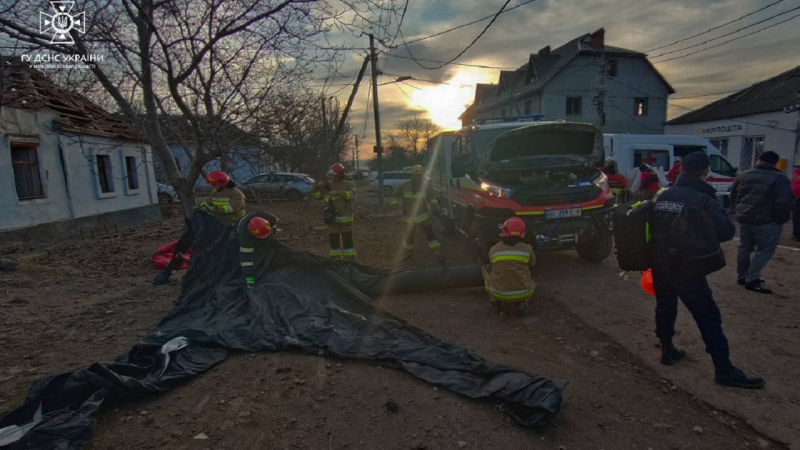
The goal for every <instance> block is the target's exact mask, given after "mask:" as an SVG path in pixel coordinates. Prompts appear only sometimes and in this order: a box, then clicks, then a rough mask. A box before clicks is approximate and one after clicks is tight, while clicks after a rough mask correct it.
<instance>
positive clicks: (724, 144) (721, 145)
mask: <svg viewBox="0 0 800 450" xmlns="http://www.w3.org/2000/svg"><path fill="white" fill-rule="evenodd" d="M708 142H709V143H710V144H711V145H713V146H714V147H715V148H716V149H717V150H719V152H720V153H722V155H723V156H725V157H727V156H728V138H717V139H709V140H708Z"/></svg>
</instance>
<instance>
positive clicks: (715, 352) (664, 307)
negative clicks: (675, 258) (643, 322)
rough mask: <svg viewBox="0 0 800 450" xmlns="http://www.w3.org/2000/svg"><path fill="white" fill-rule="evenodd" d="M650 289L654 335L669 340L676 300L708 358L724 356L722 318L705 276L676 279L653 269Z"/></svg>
mask: <svg viewBox="0 0 800 450" xmlns="http://www.w3.org/2000/svg"><path fill="white" fill-rule="evenodd" d="M653 288H654V289H655V291H656V336H658V338H659V339H662V340H671V339H672V336H673V335H675V319H676V318H677V316H678V298H680V299H681V302H683V304H684V305H685V306H686V309H688V310H689V312H690V313H691V314H692V317H693V318H694V321H695V323H697V328H699V329H700V334H701V335H702V336H703V342H704V343H705V344H706V352H708V353H709V354H710V355H711V356H712V357H716V358H723V359H726V358H727V357H728V353H729V349H728V339H727V338H726V337H725V333H724V332H723V331H722V315H721V313H720V311H719V307H718V306H717V303H716V302H715V301H714V295H713V293H712V292H711V287H710V286H709V285H708V281H707V280H706V278H705V277H684V276H677V274H676V272H675V271H674V270H669V269H668V268H666V267H653Z"/></svg>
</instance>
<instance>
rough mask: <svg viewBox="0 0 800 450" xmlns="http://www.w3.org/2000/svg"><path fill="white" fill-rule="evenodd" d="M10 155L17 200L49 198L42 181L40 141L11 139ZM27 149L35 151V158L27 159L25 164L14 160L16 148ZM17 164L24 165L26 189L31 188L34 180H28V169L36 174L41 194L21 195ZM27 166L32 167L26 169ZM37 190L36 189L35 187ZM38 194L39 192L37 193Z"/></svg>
mask: <svg viewBox="0 0 800 450" xmlns="http://www.w3.org/2000/svg"><path fill="white" fill-rule="evenodd" d="M8 148H9V156H10V158H11V171H12V176H13V178H14V191H15V193H16V195H17V200H18V201H21V202H27V201H31V200H40V199H43V198H47V192H45V186H44V183H43V182H42V166H41V163H40V162H39V143H38V142H24V141H15V140H13V139H12V140H11V142H10V143H9V146H8ZM15 148H16V149H27V150H32V151H33V160H32V161H26V162H25V163H24V164H23V163H22V161H15V160H14V149H15ZM15 166H21V167H23V169H22V173H23V176H24V177H25V180H24V181H25V189H26V190H27V191H29V190H31V189H30V188H31V187H33V186H32V184H31V182H32V181H33V180H28V171H30V172H31V175H33V174H35V175H36V181H38V186H39V190H40V191H41V194H40V195H26V196H24V197H21V196H20V192H19V190H17V171H16V170H15V169H16V167H15ZM25 167H30V168H31V169H25ZM34 190H35V189H34ZM37 194H38V193H37Z"/></svg>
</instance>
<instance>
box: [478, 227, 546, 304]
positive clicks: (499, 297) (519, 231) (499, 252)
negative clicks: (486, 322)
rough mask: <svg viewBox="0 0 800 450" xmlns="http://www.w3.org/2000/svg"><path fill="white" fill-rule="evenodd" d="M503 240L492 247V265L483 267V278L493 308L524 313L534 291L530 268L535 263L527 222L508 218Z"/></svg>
mask: <svg viewBox="0 0 800 450" xmlns="http://www.w3.org/2000/svg"><path fill="white" fill-rule="evenodd" d="M500 237H501V238H502V239H501V241H500V242H498V243H497V244H495V245H494V246H493V247H492V248H491V249H490V250H489V261H490V262H491V265H486V266H484V267H483V281H484V283H485V285H486V291H487V292H488V293H489V301H490V302H492V309H493V310H494V311H495V312H497V313H500V315H505V314H506V311H510V310H515V311H516V313H517V315H520V316H521V315H523V314H524V313H525V310H526V309H527V307H528V301H529V300H530V299H531V296H532V295H533V289H534V285H533V282H532V280H531V269H532V268H533V266H534V265H535V264H536V254H535V253H534V251H533V247H531V246H530V245H529V244H526V243H525V222H523V221H522V219H520V218H519V217H512V218H510V219H508V220H506V221H505V223H504V224H503V228H502V230H501V231H500Z"/></svg>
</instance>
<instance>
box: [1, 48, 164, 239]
mask: <svg viewBox="0 0 800 450" xmlns="http://www.w3.org/2000/svg"><path fill="white" fill-rule="evenodd" d="M0 65H2V71H3V73H2V80H3V83H2V92H1V93H0V100H1V101H2V104H1V105H0V108H1V109H0V173H2V174H3V176H0V208H2V209H3V214H2V215H0V240H5V239H8V240H14V239H20V240H52V239H60V238H63V237H68V236H70V235H72V236H77V235H78V234H79V233H81V232H84V233H85V235H87V236H88V235H92V234H95V235H96V234H97V233H98V232H99V230H105V229H112V226H114V225H115V226H117V227H118V228H122V227H125V226H130V225H134V224H137V223H141V222H144V221H154V220H159V219H160V218H161V213H160V210H159V207H158V198H157V189H156V183H155V176H154V173H153V165H152V160H151V156H150V147H149V145H147V144H146V143H145V142H143V140H142V138H141V137H140V136H139V134H138V133H137V132H136V131H135V130H134V129H133V128H131V127H129V126H128V125H127V124H126V123H125V122H123V121H122V120H120V119H119V118H118V117H115V116H114V115H112V114H110V113H108V112H107V111H105V110H103V109H102V108H100V107H99V106H97V105H96V104H94V103H92V102H90V101H89V100H87V99H86V98H84V97H82V96H80V95H77V94H75V93H73V92H71V91H69V90H67V89H64V88H62V87H60V86H58V85H56V84H55V83H53V82H51V81H50V80H48V79H47V78H46V77H45V76H44V75H43V74H41V73H40V72H38V71H36V70H34V69H32V68H30V67H29V66H28V65H27V64H24V63H22V62H20V61H18V60H11V59H2V60H0ZM90 229H91V232H90Z"/></svg>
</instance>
